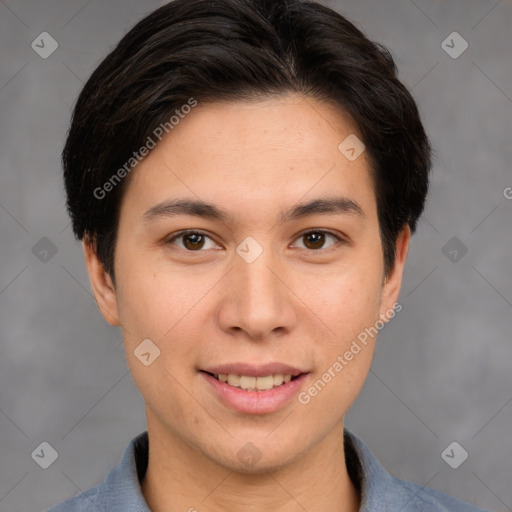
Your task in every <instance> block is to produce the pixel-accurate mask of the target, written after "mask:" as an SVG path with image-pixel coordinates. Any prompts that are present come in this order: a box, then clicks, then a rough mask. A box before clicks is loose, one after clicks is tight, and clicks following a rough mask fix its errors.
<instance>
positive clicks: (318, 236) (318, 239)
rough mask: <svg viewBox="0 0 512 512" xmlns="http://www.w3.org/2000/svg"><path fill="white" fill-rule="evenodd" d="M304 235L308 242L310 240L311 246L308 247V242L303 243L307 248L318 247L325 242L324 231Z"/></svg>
mask: <svg viewBox="0 0 512 512" xmlns="http://www.w3.org/2000/svg"><path fill="white" fill-rule="evenodd" d="M304 237H305V238H306V240H308V243H309V241H311V244H310V245H312V246H313V247H309V246H308V243H306V244H305V245H306V247H308V248H309V249H318V248H320V247H322V245H324V243H325V233H307V234H306V235H304Z"/></svg>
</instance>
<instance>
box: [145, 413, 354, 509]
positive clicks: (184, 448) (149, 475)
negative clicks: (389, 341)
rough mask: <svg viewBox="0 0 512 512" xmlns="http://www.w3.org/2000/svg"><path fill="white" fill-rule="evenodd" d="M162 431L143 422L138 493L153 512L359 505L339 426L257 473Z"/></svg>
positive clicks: (340, 507) (327, 507) (346, 506)
mask: <svg viewBox="0 0 512 512" xmlns="http://www.w3.org/2000/svg"><path fill="white" fill-rule="evenodd" d="M152 427H153V428H152ZM162 430H163V429H161V428H159V427H158V426H156V425H152V424H151V423H150V422H149V421H148V436H149V446H150V453H149V462H148V469H147V472H146V475H145V477H144V481H143V483H142V492H143V494H144V497H145V499H146V501H147V503H148V505H149V507H150V509H151V510H152V511H153V512H164V511H166V512H178V511H181V512H183V511H189V512H210V511H216V512H234V511H239V510H247V511H251V512H259V511H265V512H292V511H293V512H296V511H304V510H329V509H331V510H338V511H340V512H356V511H358V510H359V504H360V497H359V493H358V492H357V490H356V489H355V487H354V485H353V484H352V482H351V480H350V477H349V475H348V472H347V467H346V464H345V453H344V446H343V425H339V426H338V427H336V428H335V429H334V430H333V431H332V432H331V433H330V434H329V435H328V437H327V438H325V439H324V440H323V441H322V442H321V443H320V444H319V445H317V446H315V447H314V449H313V450H311V451H310V452H308V453H306V454H302V455H301V456H300V457H299V458H297V459H295V460H294V461H293V462H292V463H290V464H288V465H286V466H285V467H281V468H279V469H275V470H271V471H268V472H265V473H257V474H255V473H241V472H237V471H234V470H232V469H230V468H228V467H226V466H223V465H220V464H218V463H217V462H215V461H213V460H212V459H211V458H209V457H207V456H206V455H205V454H203V453H201V452H199V451H198V450H197V449H194V448H193V447H191V446H189V445H187V444H185V443H184V442H183V441H182V440H180V439H178V438H176V437H174V436H173V435H172V434H169V432H168V431H166V433H165V435H163V434H164V432H163V431H162Z"/></svg>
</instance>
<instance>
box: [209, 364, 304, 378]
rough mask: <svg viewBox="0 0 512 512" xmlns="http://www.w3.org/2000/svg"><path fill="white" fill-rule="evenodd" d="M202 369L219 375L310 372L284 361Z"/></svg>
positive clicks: (295, 374) (297, 373)
mask: <svg viewBox="0 0 512 512" xmlns="http://www.w3.org/2000/svg"><path fill="white" fill-rule="evenodd" d="M202 371H204V372H208V373H214V374H215V375H218V374H219V373H225V374H229V373H232V374H233V375H247V376H248V377H266V376H267V375H273V374H276V373H280V374H282V375H291V376H292V377H296V376H297V375H300V374H301V373H308V372H307V371H306V370H301V369H300V368H294V367H293V366H290V365H287V364H283V363H267V364H262V365H254V364H247V363H231V364H222V365H219V366H212V367H210V368H202Z"/></svg>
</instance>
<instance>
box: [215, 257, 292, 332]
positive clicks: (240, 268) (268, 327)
mask: <svg viewBox="0 0 512 512" xmlns="http://www.w3.org/2000/svg"><path fill="white" fill-rule="evenodd" d="M286 277H287V273H286V272H285V270H284V264H282V263H280V262H279V261H278V256H277V255H273V254H272V253H271V250H270V249H264V250H263V253H262V254H261V255H260V256H259V257H258V258H257V259H256V260H255V261H252V262H251V263H248V262H247V261H245V260H244V259H243V258H242V257H239V256H238V255H235V258H234V262H233V267H232V269H231V271H230V272H229V273H228V274H227V276H226V280H225V281H224V287H223V293H222V297H221V302H220V307H219V310H218V315H219V316H218V318H219V323H220V326H221V328H222V329H223V330H224V331H226V332H229V333H230V334H237V335H238V336H245V337H246V338H249V339H251V340H257V341H262V340H266V339H270V338H271V337H272V336H274V337H275V336H281V335H283V334H285V333H289V332H290V331H291V330H292V329H293V327H294V325H295V322H296V319H297V316H296V311H295V308H294V304H295V302H296V300H297V299H296V298H295V299H294V293H293V290H291V289H290V288H289V285H287V282H286V281H287V279H286ZM242 333H243V334H242Z"/></svg>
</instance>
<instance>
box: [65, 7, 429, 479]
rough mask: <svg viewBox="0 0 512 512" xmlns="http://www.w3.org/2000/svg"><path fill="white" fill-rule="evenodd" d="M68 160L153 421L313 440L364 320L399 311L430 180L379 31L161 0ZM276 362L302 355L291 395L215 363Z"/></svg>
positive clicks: (77, 211)
mask: <svg viewBox="0 0 512 512" xmlns="http://www.w3.org/2000/svg"><path fill="white" fill-rule="evenodd" d="M347 138H348V139H347ZM351 148H353V149H354V151H352V149H351ZM359 153H360V154H359ZM354 157H355V158H354ZM63 163H64V173H65V183H66V191H67V195H68V209H69V212H70V215H71V218H72V221H73V229H74V233H75V235H76V236H77V237H78V238H79V239H81V240H83V242H84V249H85V255H86V262H87V266H88V270H89V274H90V277H91V283H92V286H93V290H94V293H95V297H96V300H97V302H98V305H99V307H100V310H101V311H102V313H103V315H104V316H105V318H106V319H107V321H109V322H110V323H112V324H113V325H121V327H122V329H123V335H124V339H125V346H126V353H127V359H128V363H129V365H130V368H131V370H132V375H133V377H134V380H135V382H136V384H137V386H138V388H139V390H140V391H141V394H142V395H143V397H144V399H145V401H146V410H147V416H148V424H149V423H151V427H152V429H153V431H154V432H156V431H159V432H161V433H162V435H164V434H165V433H166V434H168V435H169V436H173V438H175V439H179V440H180V442H183V443H184V444H185V445H187V446H189V447H190V449H191V450H195V451H196V452H197V453H200V454H202V455H204V456H206V457H207V458H208V459H210V460H211V461H213V462H214V463H220V464H223V465H225V466H226V467H243V462H242V460H241V458H240V457H239V456H237V453H238V450H239V449H240V447H243V446H244V445H245V443H247V442H251V443H253V445H255V446H257V447H258V449H259V450H261V452H262V453H263V457H262V459H261V462H260V463H259V467H260V468H269V467H276V466H278V465H282V464H285V463H286V462H287V461H291V460H293V459H295V458H297V457H300V456H301V455H303V454H304V453H306V452H307V451H308V450H309V449H311V448H312V447H313V446H316V445H319V444H321V443H322V442H323V441H324V440H325V439H326V438H327V437H328V436H329V434H330V433H331V432H333V430H334V429H335V428H336V426H337V425H340V424H341V423H342V421H343V417H344V415H345V413H346V411H347V410H348V408H349V407H350V405H351V404H352V402H353V400H354V399H355V397H356V396H357V394H358V392H359V391H360V389H361V387H362V385H363V383H364V380H365V378H366V375H367V372H368V369H369V366H370V362H371V357H372V354H373V347H374V343H375V339H376V336H375V335H373V334H372V335H370V336H368V335H367V336H366V338H365V343H363V342H362V337H361V336H360V335H361V333H363V332H366V333H368V332H369V331H368V329H371V328H373V329H374V330H375V325H376V324H377V323H378V322H381V324H382V322H384V321H386V320H387V319H389V317H390V316H394V311H395V310H394V306H395V303H396V301H397V298H398V294H399V291H400V285H401V277H402V271H403V265H404V263H405V259H406V256H407V248H408V244H409V237H410V234H411V233H414V231H415V229H416V224H417V220H418V218H419V216H420V214H421V212H422V211H423V208H424V203H425V198H426V194H427V189H428V172H429V169H430V145H429V142H428V139H427V137H426V135H425V132H424V129H423V126H422V123H421V120H420V117H419V114H418V109H417V107H416V104H415V102H414V100H413V98H412V97H411V95H410V94H409V92H408V91H407V89H406V88H405V87H404V85H403V84H402V83H401V82H400V81H399V80H398V78H397V72H396V68H395V65H394V62H393V60H392V57H391V56H390V54H389V53H388V51H387V50H386V49H385V48H383V47H382V46H380V45H379V44H376V43H373V42H371V41H370V40H368V39H367V38H366V37H365V36H364V35H363V34H362V33H361V32H360V31H359V30H358V29H357V28H356V27H354V25H352V24H351V23H350V22H349V21H347V20H346V19H345V18H343V17H342V16H341V15H339V14H337V13H336V12H334V11H332V10H330V9H328V8H326V7H323V6H321V5H319V4H315V3H306V2H299V1H296V0H286V1H278V2H271V1H264V0H259V1H258V0H254V1H249V0H236V1H235V0H213V1H209V2H204V1H196V0H177V1H175V2H171V3H169V4H167V5H165V6H163V7H161V8H160V9H158V10H157V11H155V12H153V13H152V14H151V15H149V16H148V17H147V18H145V19H143V20H142V21H141V22H140V23H138V24H137V25H136V26H135V27H134V28H133V29H132V30H131V31H129V32H128V33H127V34H126V35H125V36H124V37H123V39H122V40H121V42H120V43H119V44H118V46H117V47H116V48H115V49H114V50H113V51H112V53H110V54H109V55H108V56H107V57H106V58H105V59H104V60H103V62H102V63H101V64H100V65H99V67H98V68H97V69H96V70H95V71H94V73H93V74H92V76H91V78H90V79H89V80H88V82H87V83H86V85H85V87H84V89H83V90H82V92H81V94H80V96H79V98H78V101H77V104H76V107H75V110H74V114H73V120H72V125H71V129H70V132H69V135H68V139H67V141H66V145H65V148H64V151H63ZM183 230H190V231H192V232H190V233H189V234H188V235H187V234H183ZM377 330H378V329H377ZM371 332H373V331H371ZM148 339H149V340H151V342H150V344H149V345H147V343H148V342H145V343H146V345H143V347H145V349H144V350H145V351H146V352H145V353H147V352H148V351H149V353H151V354H153V355H152V356H150V358H149V359H150V360H151V364H148V365H145V364H143V363H142V362H141V360H140V359H139V358H138V357H137V353H138V352H137V350H139V349H138V347H139V346H140V344H141V342H142V341H143V340H148ZM357 340H359V343H357V342H356V345H357V346H358V347H359V348H356V346H355V345H354V342H355V341H357ZM148 347H149V348H148ZM155 347H157V348H155ZM139 352H140V350H139ZM347 352H350V353H352V356H347V357H343V355H344V354H346V353H347ZM156 354H159V355H158V357H157V358H156V359H154V361H153V356H154V355H156ZM139 356H140V353H139ZM339 356H341V359H340V358H339ZM146 362H149V361H146ZM336 362H338V365H336ZM276 363H287V364H288V365H290V366H292V367H293V371H294V372H295V373H301V374H302V377H301V378H300V379H294V381H297V382H299V384H296V388H297V390H299V387H300V391H301V392H302V395H301V396H302V400H297V399H296V398H295V400H292V401H288V402H286V403H283V404H282V405H280V406H279V407H277V408H276V407H275V404H274V406H272V405H271V404H270V405H269V406H268V407H267V408H264V407H263V408H260V409H258V410H252V411H248V410H245V409H244V410H242V409H243V407H242V409H240V408H237V407H233V404H230V403H226V402H225V401H224V399H222V398H219V395H218V393H217V391H216V388H215V386H216V384H215V383H213V384H212V382H211V379H212V378H214V377H211V376H210V375H209V373H214V374H216V373H222V372H223V371H225V372H226V373H230V371H229V370H230V365H235V366H236V365H239V364H242V365H243V364H247V365H249V366H250V368H249V367H248V368H247V369H246V370H245V371H246V373H247V374H250V373H251V372H252V371H253V370H254V368H262V367H264V366H265V365H267V366H266V368H267V370H268V371H269V372H271V373H284V370H283V371H281V370H280V369H279V368H278V370H276V371H273V370H272V368H273V366H272V365H273V364H276ZM226 365H227V366H226ZM340 365H341V366H342V367H341V368H340ZM289 371H290V372H292V369H290V370H289ZM326 372H327V373H326ZM326 374H329V375H330V377H325V378H324V376H325V375H326ZM319 381H321V382H322V383H323V384H322V383H319ZM315 383H316V389H317V391H316V392H315V391H311V392H309V391H308V390H309V389H312V388H311V387H312V386H313V387H315ZM304 393H305V394H304ZM236 400H237V399H236V398H235V401H236ZM273 407H274V408H273ZM292 411H293V414H291V415H290V413H291V412H292ZM287 415H290V418H291V419H290V420H288V419H287V420H285V419H284V418H285V417H287ZM281 421H282V423H280V422H281ZM277 424H280V426H279V428H277V429H276V430H275V431H273V434H272V435H271V436H269V435H268V433H269V432H270V431H271V430H272V428H273V427H274V426H275V425H277ZM255 468H256V466H255V467H254V468H253V467H252V466H251V470H254V471H255V470H256V469H255ZM245 469H247V468H245Z"/></svg>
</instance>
